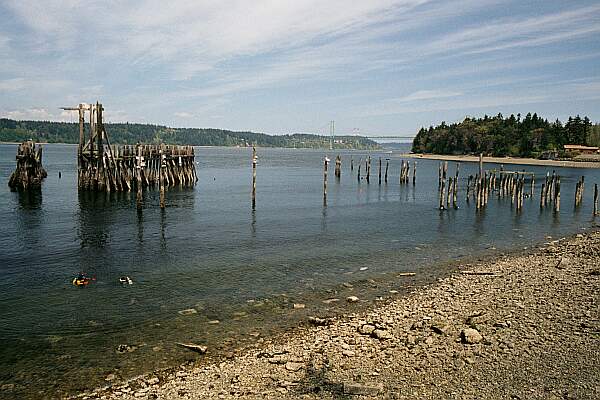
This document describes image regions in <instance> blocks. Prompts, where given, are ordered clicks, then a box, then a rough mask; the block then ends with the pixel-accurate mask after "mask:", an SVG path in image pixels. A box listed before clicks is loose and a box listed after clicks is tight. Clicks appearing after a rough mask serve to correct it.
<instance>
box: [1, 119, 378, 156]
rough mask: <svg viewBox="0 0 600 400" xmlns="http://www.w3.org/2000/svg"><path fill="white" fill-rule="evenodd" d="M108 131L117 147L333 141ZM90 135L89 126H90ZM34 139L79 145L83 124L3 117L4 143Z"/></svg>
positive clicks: (348, 144) (126, 126)
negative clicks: (142, 144)
mask: <svg viewBox="0 0 600 400" xmlns="http://www.w3.org/2000/svg"><path fill="white" fill-rule="evenodd" d="M104 126H105V129H106V131H107V134H108V135H109V138H110V141H111V143H113V144H136V143H148V144H151V143H165V144H177V145H192V146H248V145H252V144H256V145H257V146H261V147H298V148H328V147H329V145H330V138H329V137H327V136H321V135H313V134H303V133H295V134H286V135H267V134H265V133H256V132H236V131H229V130H225V129H213V128H170V127H167V126H162V125H151V124H135V123H108V124H105V125H104ZM85 128H86V132H87V129H88V125H87V124H86V127H85ZM29 139H33V140H35V141H37V142H47V143H78V142H79V124H78V123H72V122H53V121H16V120H12V119H6V118H0V141H1V142H22V141H24V140H29ZM334 148H336V149H343V148H347V149H376V148H379V145H378V144H377V143H376V142H374V141H372V140H370V139H368V138H366V137H362V136H336V137H335V143H334Z"/></svg>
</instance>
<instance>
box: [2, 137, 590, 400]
mask: <svg viewBox="0 0 600 400" xmlns="http://www.w3.org/2000/svg"><path fill="white" fill-rule="evenodd" d="M45 151H46V153H45V162H46V169H47V170H48V172H49V176H48V178H47V180H46V181H45V182H44V185H43V188H42V191H40V192H38V193H11V192H9V191H8V189H7V188H6V190H4V191H1V190H0V218H2V220H3V221H5V223H4V225H3V229H2V231H0V318H1V321H0V322H1V323H0V381H1V382H2V383H4V382H10V383H15V384H16V385H17V387H18V388H19V396H18V397H31V398H36V397H40V396H39V394H36V393H34V392H32V391H31V389H28V386H27V382H29V381H31V380H35V381H36V382H37V383H38V385H37V386H38V388H43V389H42V390H44V391H45V392H44V393H46V395H47V396H48V397H53V396H52V395H50V393H58V392H57V387H61V388H66V389H69V390H73V389H74V388H80V387H86V386H87V387H89V386H96V385H99V384H101V383H103V377H104V375H105V374H106V373H107V372H110V371H117V372H118V374H119V376H123V377H126V376H131V375H134V374H137V373H139V372H141V371H143V370H144V368H153V367H155V366H166V365H169V363H174V362H178V361H181V360H183V359H185V357H189V356H190V355H189V354H188V353H185V352H181V350H180V349H177V348H176V347H173V346H171V345H172V342H174V341H196V342H198V343H211V346H215V348H218V347H219V346H221V347H223V346H224V345H223V343H222V341H220V340H221V339H222V338H223V337H225V336H227V337H228V336H234V337H235V340H238V341H240V342H243V340H245V339H247V336H244V332H251V331H256V330H259V329H263V330H264V331H265V332H267V331H270V330H272V329H277V327H284V326H288V324H291V323H292V322H293V321H294V318H301V316H302V314H301V313H300V312H295V314H293V315H292V314H290V311H289V310H290V304H289V303H290V302H294V301H297V302H303V303H307V304H310V303H311V302H313V306H312V307H313V308H312V309H311V310H319V307H324V306H323V304H322V303H321V301H320V300H317V299H318V296H319V295H320V293H325V294H326V293H327V291H328V290H331V291H332V292H335V291H339V290H342V289H340V287H339V286H340V285H341V283H343V282H346V281H350V282H354V287H355V290H356V291H358V290H360V289H359V283H357V282H365V281H366V280H367V279H380V278H381V277H382V276H384V274H390V275H392V274H393V273H395V272H398V271H406V270H410V271H418V272H419V273H423V274H425V272H424V271H427V269H426V268H427V265H431V264H434V263H435V265H439V262H442V263H443V262H445V261H449V260H452V259H456V258H459V257H464V256H474V257H476V256H479V255H482V254H487V252H489V251H490V250H489V249H492V248H497V249H499V251H501V250H507V249H513V248H516V247H521V246H529V245H531V244H532V243H536V242H539V241H541V240H544V237H545V236H546V235H550V236H553V237H557V236H560V235H565V234H567V233H571V232H575V231H577V230H579V229H580V228H582V227H587V226H589V225H590V221H591V218H590V216H591V202H590V201H587V200H588V199H587V197H589V191H588V193H587V194H586V198H585V199H584V203H583V205H582V208H581V209H579V210H578V211H577V212H573V208H572V199H573V196H572V193H573V191H574V186H575V182H576V180H577V178H578V177H579V176H580V175H581V174H584V175H585V176H586V182H589V184H588V185H587V186H588V187H593V183H594V182H598V181H600V179H599V177H600V175H599V174H598V171H595V170H562V169H561V170H557V173H559V174H560V175H561V177H562V180H561V181H562V188H561V191H562V194H563V200H562V210H561V212H560V214H558V215H556V214H554V213H553V212H552V210H551V209H549V208H546V209H544V210H540V209H539V197H536V196H534V198H533V199H526V201H525V204H524V207H523V211H522V212H521V213H517V212H516V211H515V210H514V208H511V205H510V200H507V199H496V198H493V197H492V198H490V202H489V205H488V207H486V208H485V209H483V210H481V211H480V212H475V206H474V204H473V203H470V204H469V203H467V202H465V201H464V187H465V185H466V178H461V180H460V185H459V186H460V189H461V190H460V192H459V193H460V194H459V207H460V208H459V209H458V210H448V211H439V210H438V209H437V202H438V197H437V184H438V183H437V166H438V164H437V162H434V161H427V160H420V161H419V166H418V176H417V184H416V185H415V186H413V185H412V183H409V184H408V185H399V184H398V178H399V169H400V164H401V160H400V157H397V156H396V155H395V154H392V155H389V154H386V155H385V156H386V157H388V156H389V158H390V168H389V176H388V184H385V182H382V184H381V185H379V184H378V177H377V175H373V176H371V178H374V179H371V183H370V184H367V182H366V180H365V179H364V176H365V175H364V174H365V171H364V170H363V171H362V174H363V179H362V180H361V181H357V175H356V174H357V172H358V171H357V170H358V168H357V166H358V165H355V169H354V171H352V172H351V171H350V168H349V162H348V160H349V157H350V154H352V156H353V158H354V159H355V160H359V159H362V160H365V159H366V156H367V154H366V153H365V152H348V151H345V152H341V154H342V158H343V160H344V162H343V164H342V166H343V167H342V168H343V170H342V174H341V178H340V179H339V180H338V179H335V178H334V174H333V173H331V174H330V178H329V179H330V180H329V183H330V184H329V186H328V189H329V192H328V198H327V203H326V204H324V203H323V164H322V160H323V157H324V153H323V152H321V151H318V150H285V149H261V164H260V165H259V166H258V174H259V176H260V180H259V181H258V186H257V194H258V197H257V203H256V207H255V209H254V210H252V209H251V207H250V206H251V204H249V202H250V196H249V194H250V193H251V182H252V180H251V176H252V175H251V174H252V170H251V167H249V166H248V165H249V163H248V160H250V157H251V150H248V149H233V148H231V149H222V148H199V149H197V150H196V154H197V159H198V161H199V165H198V175H199V178H200V180H199V182H198V185H197V187H196V188H192V189H189V188H187V189H182V188H179V187H174V188H169V190H168V191H167V193H166V208H165V209H164V210H161V209H160V207H159V193H158V191H153V190H149V191H145V192H144V197H143V207H142V209H141V210H139V211H138V210H137V209H136V205H135V194H133V195H132V194H131V193H129V192H124V193H115V192H111V193H90V192H78V191H77V186H76V179H77V174H76V165H75V160H76V158H75V153H76V148H75V147H71V146H52V145H50V146H47V147H46V148H45ZM371 156H372V157H373V158H376V157H379V156H380V154H377V153H373V154H372V155H371ZM13 163H14V149H13V148H11V147H7V146H2V145H0V181H1V180H2V179H4V180H7V179H8V177H7V176H8V174H10V171H11V169H12V168H13V167H14V166H13V165H12V164H13ZM363 167H364V162H363ZM477 168H478V167H477V165H475V164H473V165H469V164H464V163H463V164H462V165H461V176H462V177H468V176H469V174H473V175H474V174H475V172H476V171H477ZM506 169H510V168H506ZM519 169H522V167H520V168H519ZM528 169H529V167H528ZM56 170H60V171H62V178H61V179H60V180H59V179H58V177H57V173H55V172H56ZM374 170H375V171H376V168H375V169H374ZM531 170H532V171H533V172H535V173H536V175H537V176H542V175H544V169H543V168H541V167H531ZM53 171H54V172H53ZM332 172H333V171H332ZM540 186H541V184H540V183H538V185H537V186H536V192H537V194H539V188H540ZM588 190H589V189H588ZM42 196H43V199H44V201H43V202H42ZM365 266H368V269H364V267H365ZM436 268H441V267H436ZM79 271H85V272H87V273H89V274H94V275H96V277H97V281H96V282H95V283H94V284H92V285H90V286H89V287H87V288H85V289H81V288H75V287H73V286H72V285H71V283H70V282H71V279H72V278H73V276H74V274H76V273H77V272H79ZM436 271H438V270H431V271H430V272H427V274H432V275H435V273H437V272H436ZM124 275H125V276H130V277H131V278H132V279H133V282H134V284H133V285H131V286H129V285H127V286H123V285H121V284H120V283H119V277H121V276H124ZM388 284H389V285H392V284H396V285H399V283H398V282H395V281H393V280H392V281H390V283H388ZM380 287H381V288H386V290H385V291H383V292H382V293H372V295H373V296H375V295H385V293H387V286H385V285H384V284H383V283H382V284H381V285H380ZM394 289H401V288H396V287H394ZM369 290H371V289H369ZM369 293H370V292H369ZM282 294H285V296H282ZM360 297H361V298H362V297H363V295H362V294H361V296H360ZM364 298H369V297H368V294H365V295H364ZM331 307H334V306H331ZM191 308H193V309H195V310H196V313H194V314H191V315H182V314H180V313H179V311H181V310H185V309H191ZM328 312H329V310H328ZM332 312H333V311H332ZM244 313H245V314H244ZM243 315H246V317H244V316H243ZM216 319H218V320H219V321H220V324H214V325H213V324H208V321H210V320H216ZM227 332H234V334H231V333H227ZM165 338H168V340H166V339H165ZM232 340H233V339H232ZM244 343H245V342H244ZM119 344H130V345H134V346H136V348H137V349H136V351H135V352H133V353H130V354H127V356H126V357H124V356H123V355H121V354H118V353H116V352H115V350H114V349H116V348H117V346H118V345H119ZM153 348H160V349H161V350H159V351H156V352H155V351H153V350H152V349H153ZM73 354H77V357H72V355H73ZM32 371H35V376H33V375H32V374H33V372H32ZM55 383H56V385H57V386H53V385H54V384H55ZM28 390H29V391H28ZM54 397H56V396H54Z"/></svg>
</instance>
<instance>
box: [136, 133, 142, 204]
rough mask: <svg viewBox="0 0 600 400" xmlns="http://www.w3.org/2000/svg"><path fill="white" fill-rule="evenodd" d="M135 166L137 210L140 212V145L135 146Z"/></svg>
mask: <svg viewBox="0 0 600 400" xmlns="http://www.w3.org/2000/svg"><path fill="white" fill-rule="evenodd" d="M136 151H137V157H136V161H137V163H136V164H137V165H136V178H137V197H136V199H137V208H138V210H140V209H141V208H142V147H141V146H140V145H138V146H137V149H136Z"/></svg>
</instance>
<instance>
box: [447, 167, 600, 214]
mask: <svg viewBox="0 0 600 400" xmlns="http://www.w3.org/2000/svg"><path fill="white" fill-rule="evenodd" d="M459 170H460V163H456V173H455V175H454V176H449V174H448V162H447V161H445V162H440V164H439V169H438V171H439V172H438V174H439V180H438V200H439V203H438V204H439V209H440V210H447V209H450V208H454V209H457V208H458V205H457V201H456V199H457V182H458V179H459ZM493 192H496V194H497V197H498V199H502V198H509V199H510V203H511V206H512V207H514V208H515V209H516V210H517V211H518V212H520V211H522V210H523V204H524V201H525V199H528V198H529V199H533V197H534V192H535V174H534V173H532V172H526V171H505V170H504V168H503V167H501V169H500V170H499V171H497V170H490V171H485V170H484V169H483V162H482V160H481V158H480V167H479V173H478V174H476V175H475V176H473V175H470V176H469V177H468V179H467V185H466V201H467V203H468V202H470V201H471V199H473V200H474V201H475V208H476V210H481V209H483V208H485V207H486V206H487V204H488V201H489V198H490V194H491V193H493ZM584 192H585V177H584V176H582V177H581V178H580V179H578V181H577V183H576V185H575V199H574V207H575V209H576V210H577V209H578V208H579V207H581V204H582V202H583V198H584ZM560 206H561V177H560V175H557V174H556V172H555V171H553V172H552V174H550V172H547V173H546V177H545V180H544V181H543V182H542V186H541V190H540V209H544V208H552V209H553V211H554V212H559V211H560ZM597 215H599V213H598V185H597V184H594V192H593V216H597Z"/></svg>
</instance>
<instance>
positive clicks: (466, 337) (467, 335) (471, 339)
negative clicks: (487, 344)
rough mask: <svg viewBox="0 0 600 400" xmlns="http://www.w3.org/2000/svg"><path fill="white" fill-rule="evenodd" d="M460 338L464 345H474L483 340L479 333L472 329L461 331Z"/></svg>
mask: <svg viewBox="0 0 600 400" xmlns="http://www.w3.org/2000/svg"><path fill="white" fill-rule="evenodd" d="M460 338H461V340H462V342H463V343H466V344H476V343H479V342H481V341H482V340H483V336H481V333H479V331H478V330H477V329H473V328H467V329H463V330H462V331H461V332H460Z"/></svg>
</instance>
